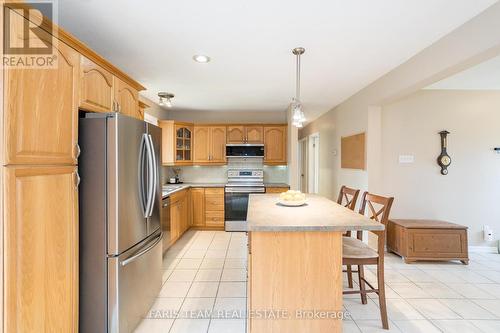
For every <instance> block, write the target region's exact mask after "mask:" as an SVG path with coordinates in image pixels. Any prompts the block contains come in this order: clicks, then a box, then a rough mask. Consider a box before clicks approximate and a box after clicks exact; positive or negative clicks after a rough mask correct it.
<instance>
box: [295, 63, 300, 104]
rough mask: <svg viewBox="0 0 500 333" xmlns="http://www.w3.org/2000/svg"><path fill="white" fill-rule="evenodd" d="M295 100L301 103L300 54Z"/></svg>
mask: <svg viewBox="0 0 500 333" xmlns="http://www.w3.org/2000/svg"><path fill="white" fill-rule="evenodd" d="M295 99H296V100H297V102H299V101H300V54H297V82H296V87H295Z"/></svg>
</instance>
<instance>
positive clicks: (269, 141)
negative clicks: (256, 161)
mask: <svg viewBox="0 0 500 333" xmlns="http://www.w3.org/2000/svg"><path fill="white" fill-rule="evenodd" d="M264 150H265V151H264V163H265V164H269V165H283V164H287V154H286V150H287V126H286V125H273V126H264Z"/></svg>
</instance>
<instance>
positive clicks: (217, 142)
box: [193, 125, 226, 165]
mask: <svg viewBox="0 0 500 333" xmlns="http://www.w3.org/2000/svg"><path fill="white" fill-rule="evenodd" d="M193 163H195V164H202V165H206V164H225V163H226V127H225V126H196V125H195V126H194V145H193Z"/></svg>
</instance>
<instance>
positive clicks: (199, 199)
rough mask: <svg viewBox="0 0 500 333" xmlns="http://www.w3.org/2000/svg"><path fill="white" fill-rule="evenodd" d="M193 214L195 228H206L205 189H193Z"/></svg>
mask: <svg viewBox="0 0 500 333" xmlns="http://www.w3.org/2000/svg"><path fill="white" fill-rule="evenodd" d="M191 212H192V225H193V227H203V226H205V189H204V188H192V189H191Z"/></svg>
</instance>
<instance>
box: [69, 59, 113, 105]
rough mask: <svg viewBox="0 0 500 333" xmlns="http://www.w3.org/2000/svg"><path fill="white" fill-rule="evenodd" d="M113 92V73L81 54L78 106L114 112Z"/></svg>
mask: <svg viewBox="0 0 500 333" xmlns="http://www.w3.org/2000/svg"><path fill="white" fill-rule="evenodd" d="M113 94H114V88H113V74H111V73H110V72H108V71H107V70H105V69H104V68H102V67H101V66H99V65H97V64H96V63H94V62H93V61H91V60H89V59H87V58H86V57H84V56H82V57H81V61H80V99H79V104H78V106H79V108H80V109H82V110H85V111H94V112H114V111H115V109H114V107H115V105H114V104H113Z"/></svg>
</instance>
